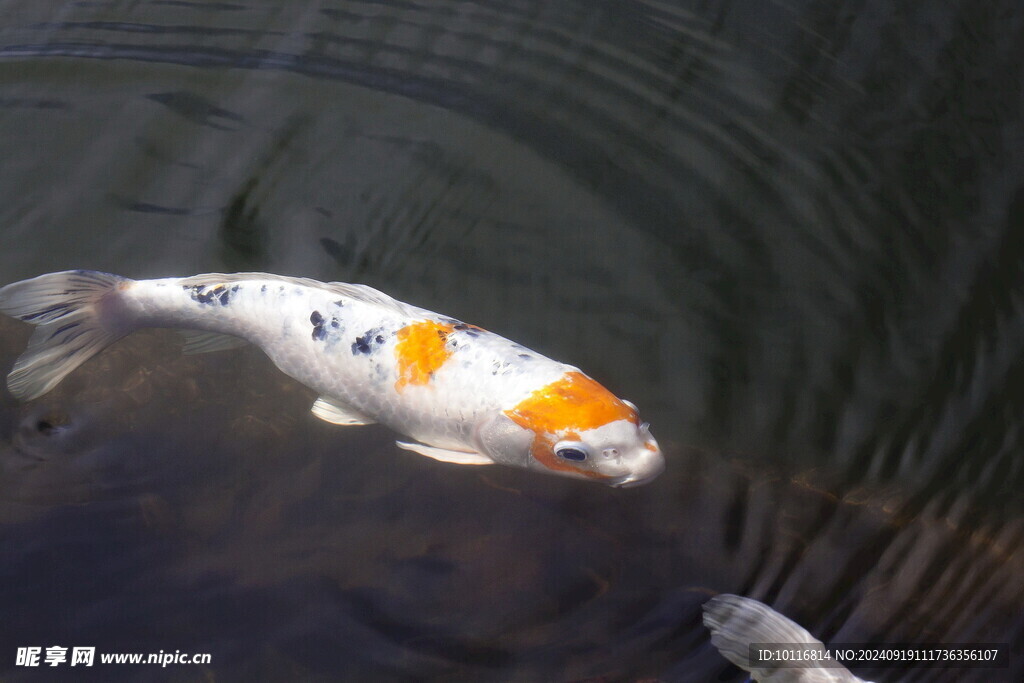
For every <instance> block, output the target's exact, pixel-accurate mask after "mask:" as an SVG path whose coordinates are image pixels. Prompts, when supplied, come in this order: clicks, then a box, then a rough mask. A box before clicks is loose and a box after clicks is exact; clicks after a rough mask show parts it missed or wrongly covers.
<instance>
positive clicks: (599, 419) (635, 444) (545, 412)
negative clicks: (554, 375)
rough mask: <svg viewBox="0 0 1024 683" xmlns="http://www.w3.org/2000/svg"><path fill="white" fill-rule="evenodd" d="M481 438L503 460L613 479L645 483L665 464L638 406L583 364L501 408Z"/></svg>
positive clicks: (561, 473) (569, 474)
mask: <svg viewBox="0 0 1024 683" xmlns="http://www.w3.org/2000/svg"><path fill="white" fill-rule="evenodd" d="M478 440H479V442H480V447H481V449H482V450H484V452H486V453H487V454H488V455H489V456H490V457H492V458H493V459H494V460H495V461H496V462H502V463H505V464H509V465H517V466H520V467H527V468H529V469H536V470H541V471H545V472H547V473H549V474H556V475H559V476H567V477H574V478H577V479H588V480H591V481H598V482H601V483H604V484H608V485H610V486H622V487H628V486H639V485H640V484H645V483H647V482H649V481H651V480H653V479H654V478H655V477H657V476H658V475H659V474H661V473H662V472H663V471H664V469H665V458H664V456H663V455H662V452H661V449H660V448H659V447H658V442H657V441H656V440H655V439H654V437H653V436H652V435H651V432H650V427H649V426H648V424H647V423H645V422H641V421H640V418H639V414H638V411H637V409H636V406H634V405H633V404H632V403H629V402H628V401H622V400H620V399H618V398H616V397H615V396H614V395H613V394H612V393H611V392H609V391H608V390H607V389H605V388H604V387H602V386H601V385H600V384H598V383H597V382H595V381H594V380H592V379H590V378H589V377H587V376H586V375H584V374H583V373H580V372H578V371H573V372H567V373H565V375H563V377H562V378H561V379H559V380H558V381H556V382H553V383H551V384H548V385H546V386H544V387H541V388H540V389H538V390H537V391H535V392H533V393H532V394H531V395H530V396H529V397H527V398H526V399H525V400H523V401H521V402H520V403H518V404H517V405H516V406H515V407H513V408H511V409H509V410H505V411H502V413H501V414H499V415H497V416H494V417H493V418H492V419H490V420H489V421H488V422H487V423H485V424H484V425H483V427H482V428H481V429H480V430H479V431H478Z"/></svg>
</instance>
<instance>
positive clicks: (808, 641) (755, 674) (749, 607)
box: [704, 593, 863, 683]
mask: <svg viewBox="0 0 1024 683" xmlns="http://www.w3.org/2000/svg"><path fill="white" fill-rule="evenodd" d="M704 626H706V627H707V628H708V629H709V630H710V631H711V644H712V645H714V646H715V647H716V648H718V651H719V652H721V653H722V656H723V657H725V658H726V659H728V660H729V661H730V662H732V663H733V664H735V665H736V666H738V667H739V668H741V669H743V670H744V671H748V672H750V675H751V678H753V679H754V680H755V681H770V682H771V683H857V681H863V679H860V678H857V677H856V676H854V675H853V674H852V673H850V672H849V671H848V670H847V669H845V668H843V667H842V666H841V665H838V664H836V663H835V660H834V659H833V660H830V661H831V664H830V665H829V666H828V667H823V666H818V665H815V664H814V663H812V662H805V663H802V664H799V665H798V664H797V663H794V664H791V665H788V666H786V667H773V666H765V665H759V664H751V662H750V645H751V643H799V644H800V645H801V647H803V648H806V649H808V650H814V649H816V650H821V651H824V648H825V645H824V644H823V643H822V642H821V641H820V640H818V639H817V638H815V637H814V636H812V635H811V634H810V633H808V632H807V630H806V629H805V628H803V627H802V626H800V625H799V624H797V623H796V622H794V621H792V620H790V619H787V618H786V617H784V616H782V615H781V614H779V613H778V612H776V611H775V610H773V609H772V608H771V607H769V606H768V605H765V604H764V603H761V602H758V601H757V600H753V599H751V598H744V597H740V596H739V595H730V594H728V593H723V594H721V595H717V596H715V597H713V598H711V599H710V600H708V601H707V602H706V603H704Z"/></svg>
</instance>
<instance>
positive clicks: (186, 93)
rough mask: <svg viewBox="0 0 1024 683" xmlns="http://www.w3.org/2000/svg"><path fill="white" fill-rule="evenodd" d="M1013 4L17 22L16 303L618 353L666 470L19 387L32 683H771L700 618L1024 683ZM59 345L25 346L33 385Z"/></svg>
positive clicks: (319, 5)
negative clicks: (67, 675)
mask: <svg viewBox="0 0 1024 683" xmlns="http://www.w3.org/2000/svg"><path fill="white" fill-rule="evenodd" d="M1022 17H1024V15H1022V14H1021V13H1020V11H1019V10H1017V9H1016V8H1015V6H1014V5H1013V3H1008V2H1002V3H998V2H997V3H985V4H984V5H983V6H980V7H979V6H977V5H976V4H974V3H968V2H954V3H946V4H944V5H943V6H942V7H927V8H923V7H916V6H914V5H913V4H908V3H896V4H893V3H890V2H868V3H854V2H829V3H815V2H797V3H785V4H783V3H770V2H754V1H750V0H733V1H731V2H689V3H688V2H680V3H672V2H621V1H618V2H582V1H580V2H575V1H573V2H559V3H543V2H535V1H533V0H518V1H512V2H489V1H478V2H440V1H432V0H417V1H416V2H378V1H372V0H370V1H365V2H340V1H336V0H335V1H328V0H323V1H320V2H316V1H311V2H293V3H274V2H269V1H267V2H262V1H259V0H251V1H250V0H237V1H236V0H231V1H230V2H223V3H216V2H211V3H202V2H178V1H174V2H171V1H163V0H153V1H149V2H145V1H144V2H116V1H114V2H66V3H60V2H8V3H6V4H5V5H4V6H3V7H2V9H0V19H2V21H0V26H2V28H0V130H2V131H3V135H2V136H0V155H2V156H0V158H2V159H3V160H4V162H3V165H2V166H0V174H2V175H0V178H2V182H0V193H2V194H0V197H2V201H0V226H3V227H0V245H2V247H3V248H2V250H0V281H2V282H5V283H6V282H10V281H14V280H17V279H20V278H24V277H30V276H33V275H37V274H39V273H42V272H49V271H54V270H63V269H67V268H80V267H82V268H93V269H98V270H106V271H110V272H115V273H119V274H123V275H126V276H130V277H136V278H146V277H164V276H177V275H188V274H193V273H200V272H211V271H213V272H216V271H246V270H257V271H269V272H275V273H281V274H290V275H301V276H306V277H314V278H318V279H322V280H341V281H352V282H365V283H367V284H370V285H373V286H375V287H378V288H380V289H383V290H384V291H387V292H388V293H390V294H393V295H394V296H396V297H398V298H400V299H403V300H406V301H410V302H412V303H415V304H418V305H421V306H424V307H427V308H431V309H434V310H438V311H441V312H444V313H446V314H450V315H453V316H456V317H458V318H461V319H464V320H467V321H470V322H473V323H476V324H479V325H481V326H483V327H486V328H488V329H491V330H494V331H496V332H498V333H500V334H503V335H504V336H507V337H510V338H513V339H515V340H517V341H519V342H521V343H523V344H525V345H527V346H529V347H531V348H535V349H537V350H538V351H540V352H543V353H545V354H547V355H550V356H552V357H555V358H559V359H563V360H565V361H567V362H570V363H572V364H575V365H578V366H580V367H581V368H583V369H584V370H585V371H587V372H588V373H589V374H591V375H593V376H594V377H596V378H598V379H599V380H600V381H602V382H603V383H604V384H606V385H607V386H609V387H610V388H611V389H612V390H613V391H615V392H616V393H617V394H619V395H621V396H623V397H625V398H628V399H631V400H633V401H634V402H636V403H637V404H639V405H640V407H641V409H642V411H643V414H644V417H645V419H647V420H649V421H650V422H651V423H652V425H653V427H652V428H653V430H654V433H655V434H656V435H657V437H658V439H659V442H660V443H661V444H662V446H663V447H664V448H665V451H666V453H667V455H668V470H667V472H666V473H665V474H664V475H663V476H662V477H661V478H660V479H658V480H657V481H656V482H654V483H652V484H650V485H648V486H645V487H641V488H638V489H630V490H621V491H620V490H610V489H605V488H602V487H598V486H595V485H592V484H588V483H586V482H575V481H562V480H559V479H556V478H552V477H544V476H539V475H536V474H531V473H527V472H519V471H514V470H509V469H500V468H468V467H455V466H450V465H445V464H442V463H437V462H434V461H427V460H426V459H424V458H419V457H417V456H416V455H414V454H411V453H408V452H404V451H399V450H398V449H397V448H395V447H394V445H393V443H392V442H393V440H394V438H395V435H394V434H393V433H391V432H389V431H388V430H387V429H385V428H383V427H379V426H370V427H363V428H347V429H346V428H341V427H337V426H333V425H328V424H326V423H322V422H320V421H318V420H316V419H314V418H313V417H312V416H311V415H310V414H309V412H308V411H309V406H310V404H311V403H312V401H313V400H314V398H315V396H313V395H312V393H311V392H310V391H309V390H307V389H305V388H304V387H301V386H299V385H297V384H296V383H295V382H293V381H292V380H290V379H288V378H287V377H285V376H283V375H282V374H280V373H279V372H278V371H277V370H275V369H274V368H273V366H272V365H271V364H270V362H269V361H268V360H267V359H266V358H264V357H263V356H262V354H261V353H260V352H259V351H258V350H256V349H246V350H243V351H241V352H233V353H220V354H210V355H204V356H182V355H181V353H180V341H179V340H178V339H177V338H176V335H174V334H173V333H171V332H167V331H147V332H143V333H139V334H137V335H133V336H131V337H129V338H127V339H125V340H123V341H121V342H119V343H118V344H116V345H115V346H114V347H112V348H111V349H109V350H108V351H107V352H105V353H104V354H102V355H101V356H99V357H97V358H96V359H94V360H93V361H91V362H90V363H88V364H87V365H86V366H83V367H82V368H81V369H79V370H78V371H76V372H75V373H74V374H73V375H72V376H70V377H69V378H68V379H67V380H66V381H65V382H64V383H63V384H62V385H61V386H60V387H59V388H58V389H56V390H55V391H54V392H52V393H51V394H48V395H46V396H44V397H42V398H40V399H38V400H36V401H33V402H31V403H28V404H19V403H18V402H16V401H15V400H14V399H13V398H12V397H11V396H10V395H9V394H7V393H6V392H4V393H2V394H0V475H2V476H0V559H2V561H0V572H2V577H0V579H2V580H0V613H2V614H3V617H4V618H3V620H2V626H0V661H2V662H3V664H2V667H0V671H2V672H3V675H4V676H5V677H13V678H15V679H16V680H20V679H21V678H23V677H25V678H29V679H32V678H33V674H39V675H42V674H43V673H45V672H39V671H28V670H26V669H24V668H18V667H15V666H14V653H15V650H16V648H17V647H19V646H26V645H40V646H44V647H45V646H49V645H52V644H63V645H65V646H69V647H70V646H79V645H95V646H96V647H97V649H98V650H100V651H108V652H157V651H159V650H164V651H173V650H175V649H180V650H182V651H194V652H209V653H211V655H212V664H210V665H209V666H198V667H186V666H178V667H170V668H168V669H166V670H157V669H154V668H145V667H135V668H132V667H122V668H115V667H109V666H108V667H100V668H97V669H95V670H94V671H93V672H92V675H94V676H95V677H97V678H103V679H110V678H116V677H123V678H126V679H132V680H138V679H140V678H141V679H149V678H152V679H155V680H165V679H167V678H168V677H171V678H173V680H207V679H208V678H210V677H216V678H220V679H226V680H236V679H246V680H252V679H262V680H282V679H296V678H301V679H303V680H333V679H343V680H410V679H423V678H428V679H439V680H495V681H505V680H567V681H568V680H581V679H582V680H586V679H590V680H602V681H611V680H644V679H658V680H666V681H708V680H737V681H738V680H742V679H743V677H742V675H741V674H740V672H739V671H738V670H736V669H735V668H732V667H731V666H729V665H728V664H727V663H726V662H725V660H724V659H722V658H721V657H720V656H719V655H718V654H717V652H715V651H714V649H713V648H712V647H711V645H710V643H709V641H708V633H707V631H706V630H705V629H704V628H703V626H702V625H701V622H700V605H701V604H702V603H703V602H704V601H705V600H707V599H708V598H709V597H710V596H712V595H714V594H716V593H718V592H732V593H739V594H742V595H747V596H750V597H754V598H757V599H760V600H762V601H764V602H766V603H768V604H771V605H773V606H774V607H775V608H776V609H778V610H780V611H782V612H784V613H785V614H787V615H788V616H790V617H791V618H794V619H796V620H797V621H799V622H800V623H802V624H803V625H804V626H805V627H807V628H808V629H810V630H811V631H812V632H813V633H815V634H816V635H817V636H818V637H820V638H822V639H824V640H827V641H839V642H871V643H880V644H881V643H894V642H1005V643H1009V644H1010V646H1011V651H1012V663H1011V668H1010V669H1009V670H1003V671H995V672H993V671H983V670H962V669H961V670H957V669H949V670H939V669H930V670H920V671H896V670H872V669H858V670H857V673H858V674H860V675H862V676H865V677H870V678H872V679H874V680H879V681H895V680H908V681H916V680H922V681H923V680H929V681H931V680H945V681H960V680H984V681H990V680H1007V681H1011V680H1019V679H1020V678H1021V677H1022V675H1024V668H1022V664H1021V662H1022V661H1024V659H1022V657H1024V636H1022V629H1024V617H1022V615H1024V566H1022V565H1024V541H1022V539H1024V526H1022V519H1024V506H1022V504H1021V497H1020V495H1019V491H1020V490H1021V487H1022V485H1024V464H1022V463H1024V460H1022V457H1021V456H1022V454H1021V442H1020V439H1021V431H1020V430H1021V414H1022V409H1024V392H1022V391H1021V389H1020V387H1022V386H1024V356H1022V353H1021V351H1022V342H1024V311H1022V303H1024V298H1022V293H1024V273H1022V269H1021V263H1022V260H1021V259H1022V256H1024V241H1022V240H1024V237H1022V235H1024V233H1022V228H1024V154H1022V152H1021V150H1024V126H1022V122H1021V103H1022V99H1021V83H1022V76H1021V66H1020V60H1019V59H1017V58H1016V51H1017V46H1019V45H1020V44H1021V42H1022V40H1024V30H1022V23H1024V18H1022ZM28 335H29V330H28V329H27V326H26V325H24V324H21V323H17V322H15V321H12V320H9V319H6V318H5V319H3V320H2V321H0V366H2V367H3V368H4V369H5V371H6V368H8V367H9V366H10V365H11V364H12V363H13V361H14V359H15V358H16V357H17V355H18V354H19V353H20V352H21V350H22V349H23V348H24V344H25V342H26V341H27V338H28Z"/></svg>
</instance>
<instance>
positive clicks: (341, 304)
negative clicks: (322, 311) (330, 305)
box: [334, 299, 345, 308]
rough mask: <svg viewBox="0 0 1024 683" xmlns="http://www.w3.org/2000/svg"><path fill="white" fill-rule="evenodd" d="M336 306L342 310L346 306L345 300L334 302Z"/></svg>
mask: <svg viewBox="0 0 1024 683" xmlns="http://www.w3.org/2000/svg"><path fill="white" fill-rule="evenodd" d="M334 305H335V306H337V307H338V308H342V307H343V306H344V305H345V300H344V299H338V300H337V301H335V302H334Z"/></svg>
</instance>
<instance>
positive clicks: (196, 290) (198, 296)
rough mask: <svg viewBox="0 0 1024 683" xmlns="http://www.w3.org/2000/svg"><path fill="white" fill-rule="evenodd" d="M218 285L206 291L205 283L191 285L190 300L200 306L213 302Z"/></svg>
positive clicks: (218, 292)
mask: <svg viewBox="0 0 1024 683" xmlns="http://www.w3.org/2000/svg"><path fill="white" fill-rule="evenodd" d="M220 290H221V288H220V287H214V288H213V289H211V290H209V291H207V289H206V285H195V286H193V287H192V293H191V295H190V296H191V297H192V301H195V302H196V303H198V304H199V305H200V306H207V305H210V304H212V303H213V302H214V299H216V298H217V296H218V295H219V294H220Z"/></svg>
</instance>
